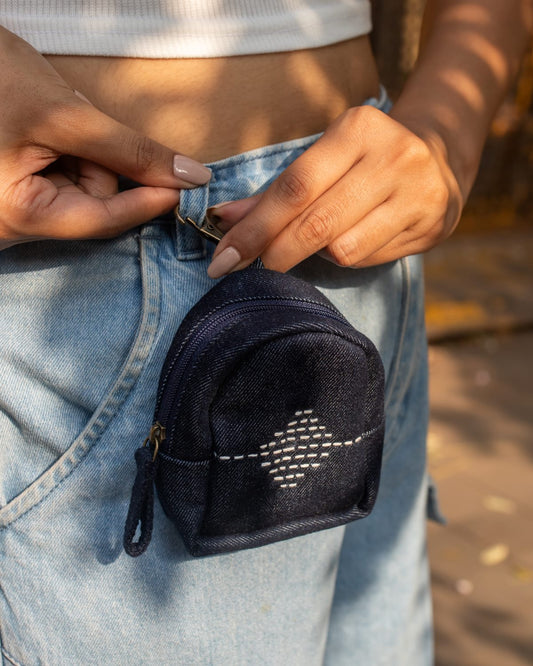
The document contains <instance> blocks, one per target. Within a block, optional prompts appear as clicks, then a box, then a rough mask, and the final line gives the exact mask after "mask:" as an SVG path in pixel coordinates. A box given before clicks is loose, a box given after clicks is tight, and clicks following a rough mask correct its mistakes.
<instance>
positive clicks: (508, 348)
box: [430, 333, 533, 457]
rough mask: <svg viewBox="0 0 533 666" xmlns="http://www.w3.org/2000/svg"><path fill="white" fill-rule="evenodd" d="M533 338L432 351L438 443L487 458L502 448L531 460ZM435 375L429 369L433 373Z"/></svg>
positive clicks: (515, 337)
mask: <svg viewBox="0 0 533 666" xmlns="http://www.w3.org/2000/svg"><path fill="white" fill-rule="evenodd" d="M532 355H533V336H532V335H531V334H530V333H521V334H514V335H509V336H489V337H487V336H485V337H482V338H478V339H476V340H471V341H468V342H463V343H460V342H457V343H454V344H449V345H447V346H446V347H445V348H443V347H440V348H436V349H434V350H433V353H432V356H431V359H432V364H433V368H434V370H435V375H436V374H437V373H438V377H439V382H438V384H437V383H436V382H433V383H432V401H431V405H432V406H431V424H432V427H433V428H434V429H435V430H438V431H439V433H440V434H439V437H440V439H446V440H447V441H448V443H450V444H451V443H454V442H455V443H459V444H461V445H462V446H464V447H465V448H466V450H468V449H469V448H471V449H473V450H476V451H479V452H481V453H483V454H485V455H487V454H489V453H491V452H492V453H497V452H498V451H499V447H500V446H501V445H503V446H506V447H508V446H509V445H511V447H516V448H518V449H519V450H520V451H521V452H522V453H523V454H524V455H526V456H528V457H533V448H532V446H531V427H532V425H533V415H532V412H531V370H530V364H529V361H528V359H530V358H531V357H532ZM430 371H431V368H430Z"/></svg>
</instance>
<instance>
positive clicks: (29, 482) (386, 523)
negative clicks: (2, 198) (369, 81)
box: [0, 98, 432, 666]
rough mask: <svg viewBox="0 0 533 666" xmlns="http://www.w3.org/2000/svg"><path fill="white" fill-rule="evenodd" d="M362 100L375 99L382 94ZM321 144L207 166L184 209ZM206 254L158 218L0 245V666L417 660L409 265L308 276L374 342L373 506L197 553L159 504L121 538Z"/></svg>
mask: <svg viewBox="0 0 533 666" xmlns="http://www.w3.org/2000/svg"><path fill="white" fill-rule="evenodd" d="M369 103H372V104H374V105H378V106H381V108H384V109H386V108H387V104H388V103H387V101H386V99H385V98H383V99H381V100H369ZM316 138H317V137H308V138H304V139H299V140H296V141H290V142H287V143H284V144H278V145H275V146H269V147H266V148H263V149H260V150H254V151H251V152H249V153H246V154H243V155H239V156H236V157H232V158H229V159H226V160H222V161H220V162H217V163H216V164H213V165H211V166H212V168H213V179H212V181H211V183H210V184H209V186H205V187H201V188H198V189H197V190H193V191H187V192H183V197H182V203H181V213H182V214H183V215H184V216H185V215H190V216H191V217H193V218H195V219H199V218H200V217H201V216H202V215H203V214H204V213H205V208H206V206H208V205H213V204H215V203H217V202H221V201H225V200H230V199H238V198H241V197H246V196H249V195H251V194H253V193H254V192H256V191H258V190H260V189H261V188H264V187H266V186H267V185H268V183H270V182H271V181H272V180H273V179H274V178H275V177H276V176H277V175H278V174H279V173H280V172H281V171H282V170H283V169H284V168H285V167H286V166H287V165H288V164H289V163H290V162H292V161H293V160H294V159H295V158H296V157H297V156H298V155H299V154H300V153H301V152H302V151H303V150H305V148H307V147H308V146H309V145H311V144H312V143H313V141H314V140H316ZM211 252H212V248H209V247H206V246H205V244H204V242H203V241H201V239H199V238H198V237H197V236H196V235H195V233H194V232H193V231H192V230H185V229H183V228H181V227H180V228H177V227H176V225H175V224H174V223H173V221H172V220H171V219H169V218H167V219H161V220H157V221H154V222H153V223H151V224H147V225H145V226H144V227H143V228H142V229H140V230H137V231H135V232H132V233H128V234H125V235H123V236H121V237H120V238H118V239H116V240H111V241H83V242H52V241H50V242H48V241H46V242H36V243H29V244H24V245H19V246H16V247H13V248H10V249H8V250H6V251H4V252H3V253H1V254H0V273H1V275H0V331H1V333H0V335H1V345H0V377H1V384H0V410H1V413H0V433H1V434H0V437H1V446H0V644H1V655H2V657H1V659H2V663H3V664H12V665H16V666H18V665H24V666H37V665H38V664H39V665H43V664H44V665H50V666H62V665H64V666H73V665H80V666H87V665H89V664H102V665H104V664H105V665H106V666H114V665H119V666H124V665H125V664H154V665H155V664H157V665H161V664H180V665H184V666H192V665H194V664H198V665H206V664H215V665H220V666H228V665H231V666H239V665H245V664H250V665H254V666H255V665H258V664H261V665H263V664H265V665H273V666H277V665H285V664H290V665H291V666H298V665H305V666H311V665H313V664H322V663H326V664H330V665H332V666H342V665H344V664H355V665H358V664H361V665H362V664H372V665H373V666H378V665H380V664H382V665H385V666H402V665H405V666H418V665H420V666H428V665H429V664H431V662H432V647H431V646H432V640H431V610H430V597H429V584H428V567H427V561H426V550H425V513H426V502H427V497H428V485H427V477H426V471H425V433H426V421H427V391H426V342H425V333H424V325H423V287H422V273H421V262H420V260H419V259H418V258H416V257H411V258H407V259H404V260H401V261H398V262H395V263H391V264H387V265H383V266H379V267H376V268H372V269H365V270H350V269H342V268H338V267H336V266H334V265H333V264H331V263H328V262H326V261H324V260H322V259H320V258H318V257H313V258H312V259H310V260H308V261H306V262H304V263H303V264H301V265H300V266H299V267H298V268H297V269H295V270H294V273H295V274H296V275H298V276H299V277H302V278H304V279H306V280H309V281H310V282H312V283H314V284H315V285H316V286H317V287H318V288H319V289H321V290H322V291H323V292H324V293H325V294H327V296H328V297H329V298H330V299H331V300H332V301H333V303H334V304H335V305H336V306H337V307H338V308H340V309H341V310H342V311H343V312H344V313H345V315H346V316H347V317H348V319H349V320H350V321H351V322H352V323H353V325H354V326H356V327H357V328H359V329H360V330H361V331H362V332H364V333H365V334H366V335H367V336H369V337H370V338H371V339H372V340H373V341H374V342H375V343H376V345H377V347H378V348H379V350H380V352H381V355H382V358H383V362H384V365H385V369H386V373H387V385H386V386H387V393H386V405H387V407H386V414H387V435H386V444H385V458H384V465H383V475H382V481H381V489H380V493H379V497H378V500H377V503H376V506H375V509H374V512H373V513H372V515H371V516H370V517H369V518H367V519H365V520H362V521H359V522H356V523H352V524H350V525H349V526H347V527H346V528H335V529H330V530H326V531H322V532H319V533H315V534H311V535H308V536H304V537H300V538H296V539H292V540H289V541H285V542H281V543H276V544H273V545H270V546H265V547H262V548H258V549H255V550H249V551H241V552H237V553H233V554H225V555H220V556H214V557H209V558H204V559H194V558H192V557H190V556H189V555H188V554H187V553H186V551H185V550H184V547H183V544H182V541H181V538H180V536H179V534H178V533H177V532H176V529H175V528H174V526H173V525H172V524H171V523H170V521H169V520H168V519H167V518H166V517H165V515H164V514H163V512H162V510H161V509H160V507H159V505H158V504H157V502H156V515H155V526H154V537H153V542H152V545H151V547H150V548H149V550H148V552H147V553H146V554H145V555H143V556H142V557H140V558H137V559H132V558H130V557H128V556H127V555H125V554H124V552H123V550H122V533H123V528H124V520H125V516H126V512H127V506H128V500H129V494H130V490H131V485H132V482H133V478H134V475H135V469H134V460H133V453H134V450H135V449H136V448H137V447H138V446H139V445H140V444H141V443H142V441H143V439H144V437H146V435H147V434H148V431H149V428H150V424H151V421H152V414H153V409H154V403H155V398H156V390H157V382H158V377H159V372H160V369H161V365H162V363H163V360H164V357H165V354H166V351H167V349H168V347H169V345H170V342H171V339H172V337H173V335H174V332H175V331H176V329H177V327H178V326H179V324H180V322H181V320H182V318H183V317H184V315H185V314H186V312H187V311H188V310H189V308H190V307H191V306H192V305H193V304H194V303H195V302H196V301H197V300H198V299H199V298H200V297H201V296H202V295H203V294H204V293H205V292H206V291H207V290H208V289H209V288H210V286H211V285H212V281H210V279H209V278H208V277H207V275H206V268H207V265H208V263H209V256H210V253H211Z"/></svg>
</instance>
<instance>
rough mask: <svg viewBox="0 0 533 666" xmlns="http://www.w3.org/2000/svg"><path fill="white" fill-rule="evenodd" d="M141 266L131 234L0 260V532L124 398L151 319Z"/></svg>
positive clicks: (152, 296)
mask: <svg viewBox="0 0 533 666" xmlns="http://www.w3.org/2000/svg"><path fill="white" fill-rule="evenodd" d="M148 248H150V245H149V244H148ZM146 251H147V250H146V249H145V250H144V252H146ZM144 264H148V266H151V263H150V262H143V261H142V255H141V261H139V243H138V239H137V237H136V235H135V234H133V233H131V234H126V235H124V236H122V237H120V238H119V239H116V240H113V241H82V242H62V243H61V242H52V241H46V242H41V243H28V244H26V245H20V246H16V247H13V248H10V249H9V250H7V251H5V252H4V253H3V254H2V257H1V263H0V273H2V275H1V280H2V286H1V288H0V330H2V345H1V346H0V347H1V348H0V368H1V376H2V379H3V381H2V385H1V386H0V441H1V442H2V445H1V448H0V527H4V526H6V525H7V524H9V523H10V522H12V521H13V520H14V519H16V518H17V517H18V516H20V515H21V514H22V513H25V512H26V511H28V510H29V509H30V508H31V507H32V506H34V505H35V504H36V503H38V502H40V501H41V500H42V499H43V498H44V497H45V496H46V495H47V494H48V493H50V491H51V490H53V488H54V487H55V486H56V485H57V484H58V483H60V482H61V481H62V480H63V479H64V478H65V477H66V476H67V475H68V474H69V473H70V472H71V471H72V469H74V467H76V466H77V464H78V463H79V462H80V461H81V460H82V459H83V458H84V457H85V456H86V455H87V453H88V452H89V451H90V450H91V448H92V446H93V445H94V443H95V442H96V441H97V440H98V439H99V438H100V437H101V436H102V434H103V433H104V431H105V429H106V428H107V426H108V424H109V423H110V421H111V419H112V418H113V416H114V415H115V414H116V412H117V410H118V409H119V407H120V406H121V404H122V403H123V402H124V401H125V399H126V398H127V396H128V395H129V393H130V391H131V389H132V387H133V385H134V383H135V380H136V378H137V376H138V375H139V373H140V371H141V369H142V367H143V361H144V359H145V358H146V356H147V355H148V353H149V351H150V349H151V341H152V339H153V336H154V335H155V330H156V323H157V319H158V312H159V290H158V277H157V276H156V275H154V271H150V270H148V269H146V270H145V271H144V273H145V274H144V275H143V274H142V273H143V270H142V266H143V265H144Z"/></svg>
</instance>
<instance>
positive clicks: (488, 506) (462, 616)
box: [373, 0, 533, 666]
mask: <svg viewBox="0 0 533 666" xmlns="http://www.w3.org/2000/svg"><path fill="white" fill-rule="evenodd" d="M424 4H425V2H424V0H373V7H374V26H375V28H374V50H375V52H376V56H377V59H378V63H379V65H380V70H381V75H382V80H383V82H384V84H385V85H386V87H387V88H388V90H389V92H390V93H391V96H392V97H393V98H394V97H395V95H397V93H398V92H399V91H400V90H401V88H402V84H403V82H404V81H405V78H406V76H407V75H408V74H409V72H410V70H411V68H412V67H413V65H414V62H415V60H416V56H417V44H418V37H419V31H420V25H421V19H422V12H423V8H424ZM532 256H533V49H531V48H530V49H529V52H528V53H527V54H526V55H525V56H524V59H523V62H522V68H521V72H520V76H519V78H518V80H517V82H516V85H515V87H514V88H513V90H512V91H511V92H510V94H509V96H508V97H507V99H506V101H505V102H504V104H503V106H502V108H501V109H500V111H499V113H498V115H497V117H496V119H495V121H494V123H493V125H492V129H491V134H490V137H489V139H488V142H487V145H486V148H485V151H484V155H483V160H482V164H481V169H480V173H479V176H478V179H477V182H476V185H475V187H474V190H473V192H472V195H471V197H470V200H469V203H468V204H467V206H466V208H465V211H464V213H463V216H462V220H461V223H460V225H459V227H458V229H457V230H456V231H455V233H454V235H453V236H452V238H450V239H449V240H447V241H446V242H445V243H444V244H443V245H441V246H440V247H437V248H435V249H434V250H432V251H431V252H429V253H428V254H427V256H426V280H427V293H426V321H427V327H428V336H429V341H430V373H431V378H430V397H431V425H430V432H429V437H428V454H429V465H430V471H431V473H432V475H433V477H434V479H435V480H436V481H437V484H438V488H439V496H440V502H441V508H442V510H443V512H444V514H445V515H446V517H447V520H448V525H447V526H446V527H441V526H438V525H433V524H431V525H430V526H429V548H430V557H431V565H432V584H433V597H434V613H435V623H436V664H437V666H531V665H532V664H533V390H532V384H533V381H532V375H533V261H532V260H531V257H532Z"/></svg>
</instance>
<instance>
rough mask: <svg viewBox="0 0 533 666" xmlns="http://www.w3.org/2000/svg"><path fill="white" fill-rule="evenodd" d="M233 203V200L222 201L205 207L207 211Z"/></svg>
mask: <svg viewBox="0 0 533 666" xmlns="http://www.w3.org/2000/svg"><path fill="white" fill-rule="evenodd" d="M232 203H235V202H234V201H223V202H222V203H219V204H215V205H214V206H209V208H208V209H207V210H208V211H210V210H219V209H220V208H224V206H229V204H232Z"/></svg>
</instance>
